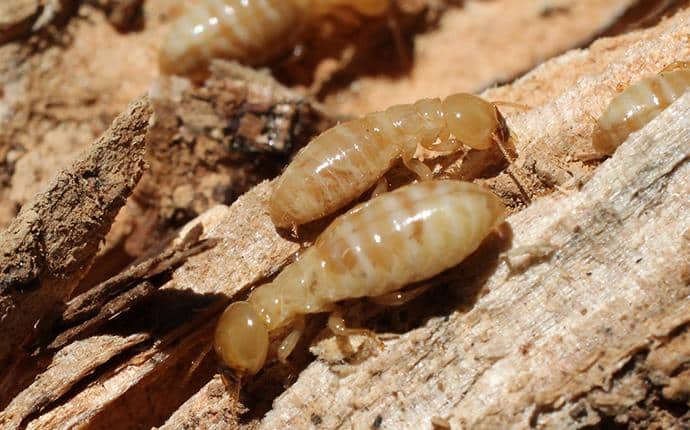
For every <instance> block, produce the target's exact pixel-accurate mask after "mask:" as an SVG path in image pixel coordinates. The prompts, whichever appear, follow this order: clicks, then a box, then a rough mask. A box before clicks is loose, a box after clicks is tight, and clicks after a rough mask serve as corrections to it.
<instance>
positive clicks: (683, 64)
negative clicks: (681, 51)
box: [659, 61, 690, 73]
mask: <svg viewBox="0 0 690 430" xmlns="http://www.w3.org/2000/svg"><path fill="white" fill-rule="evenodd" d="M689 67H690V61H674V62H673V63H671V64H669V65H668V66H666V67H664V68H663V69H661V72H659V73H663V72H672V71H674V70H679V69H687V68H689Z"/></svg>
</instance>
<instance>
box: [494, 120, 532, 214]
mask: <svg viewBox="0 0 690 430" xmlns="http://www.w3.org/2000/svg"><path fill="white" fill-rule="evenodd" d="M515 140H517V136H515V133H513V131H512V130H509V131H508V139H507V141H508V142H514V141H515ZM494 142H496V146H497V147H498V150H499V151H501V154H503V157H504V158H505V159H506V161H507V162H508V168H507V169H506V173H507V174H508V176H509V177H510V179H512V180H513V182H514V183H515V186H516V187H517V188H518V191H520V195H521V196H522V199H523V201H524V202H525V204H526V205H529V204H530V203H532V199H531V198H530V196H529V194H527V191H526V190H525V187H524V186H523V185H522V183H521V182H520V180H519V179H518V178H517V176H515V174H513V172H512V171H511V170H512V167H513V163H514V162H515V160H514V159H512V157H511V156H510V155H509V154H508V151H507V150H506V148H505V146H503V142H502V141H501V139H500V138H496V137H494ZM513 146H514V145H513Z"/></svg>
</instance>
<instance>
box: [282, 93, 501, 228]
mask: <svg viewBox="0 0 690 430" xmlns="http://www.w3.org/2000/svg"><path fill="white" fill-rule="evenodd" d="M451 135H452V136H453V139H451V138H450V137H451ZM439 138H440V143H438V144H435V142H436V141H437V139H439ZM509 139H510V132H509V130H508V127H507V126H506V124H505V121H504V120H503V117H502V115H501V113H500V112H499V111H498V109H497V108H496V105H495V104H494V103H490V102H488V101H486V100H484V99H482V98H480V97H477V96H474V95H472V94H463V93H460V94H454V95H451V96H449V97H447V98H446V99H444V100H443V101H441V100H440V99H438V98H433V99H422V100H419V101H417V102H416V103H414V104H406V105H398V106H392V107H390V108H388V109H386V110H385V111H382V112H375V113H371V114H368V115H366V116H364V117H363V118H359V119H355V120H352V121H348V122H345V123H342V124H339V125H337V126H335V127H333V128H331V129H329V130H326V131H325V132H324V133H322V134H321V135H319V136H317V137H316V138H314V139H313V140H312V141H311V142H310V143H309V144H308V145H307V146H306V147H304V148H303V149H302V150H301V151H300V152H299V153H298V154H297V155H296V156H295V158H294V159H293V160H292V162H291V163H290V164H289V165H288V167H287V168H286V169H285V171H284V172H283V174H282V175H281V176H280V178H279V179H278V180H277V182H276V184H275V186H274V188H273V193H272V195H271V200H270V203H269V211H270V215H271V220H272V221H273V223H274V224H275V225H276V226H277V227H280V228H294V227H295V226H298V225H301V224H305V223H307V222H310V221H313V220H316V219H319V218H321V217H323V216H325V215H328V214H330V213H333V212H335V211H336V210H338V209H340V208H342V207H343V206H345V205H347V204H348V203H349V202H351V201H352V200H354V199H355V198H357V197H358V196H360V195H361V194H362V193H363V192H364V191H366V190H367V189H369V188H370V187H372V186H373V185H374V184H375V183H376V182H377V181H378V180H379V179H380V178H381V177H382V176H383V175H384V174H385V173H386V172H387V171H388V170H389V169H390V168H391V166H392V165H393V163H394V162H395V161H396V160H398V159H399V158H402V160H403V163H404V164H405V165H406V166H407V167H408V168H409V169H411V170H412V171H414V172H415V173H416V174H417V175H418V176H420V178H422V179H430V178H431V170H430V169H429V168H428V167H427V166H426V165H425V164H424V163H422V162H421V161H419V160H416V159H414V158H413V156H414V153H415V150H416V149H417V145H418V144H420V145H422V146H423V147H425V148H428V149H431V150H435V151H455V150H457V149H459V148H460V147H461V146H462V145H463V144H465V145H467V146H469V147H471V148H474V149H478V150H485V149H489V148H490V147H491V146H492V145H493V144H498V145H499V147H500V148H501V149H502V150H503V144H504V143H506V142H507V141H508V140H509Z"/></svg>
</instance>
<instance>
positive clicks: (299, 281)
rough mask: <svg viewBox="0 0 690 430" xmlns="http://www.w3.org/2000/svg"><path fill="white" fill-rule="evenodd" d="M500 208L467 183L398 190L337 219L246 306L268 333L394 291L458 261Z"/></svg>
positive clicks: (490, 226)
mask: <svg viewBox="0 0 690 430" xmlns="http://www.w3.org/2000/svg"><path fill="white" fill-rule="evenodd" d="M504 211H505V208H504V206H503V204H502V203H501V201H500V200H499V199H498V197H496V196H495V195H494V194H493V193H491V192H490V191H488V190H486V189H484V188H481V187H480V186H478V185H474V184H472V183H468V182H459V181H428V182H422V183H416V184H412V185H408V186H405V187H402V188H400V189H398V190H396V191H393V192H390V193H387V194H384V195H383V196H381V197H378V198H376V199H373V200H371V201H368V202H366V203H364V204H362V205H360V206H358V207H356V208H355V209H353V210H351V211H350V212H348V213H347V214H345V215H343V216H341V217H340V218H338V219H336V220H335V221H334V222H333V223H332V224H331V225H330V226H329V227H328V228H327V229H326V230H325V231H324V232H323V233H322V234H321V236H320V237H319V238H318V239H317V241H316V243H315V244H314V245H313V246H312V247H311V248H309V249H307V251H305V253H304V254H303V255H302V257H301V258H300V259H299V260H298V261H296V262H295V263H293V264H291V265H290V266H288V267H286V268H285V269H284V270H283V272H281V273H280V275H278V277H277V278H276V279H275V280H274V281H273V282H271V283H270V284H266V285H263V286H261V287H259V288H257V289H256V290H255V291H254V292H252V294H251V295H250V298H249V301H251V302H253V303H255V304H256V305H257V307H258V308H259V309H263V311H264V313H265V314H266V315H269V317H270V319H271V325H272V328H273V327H277V326H280V325H281V324H282V323H284V322H285V321H287V320H290V319H291V318H294V317H295V316H297V315H300V314H306V313H314V312H322V311H325V310H328V309H329V308H330V306H331V305H332V304H333V303H335V302H338V301H340V300H344V299H351V298H357V297H366V296H378V295H381V294H385V293H388V292H392V291H396V290H398V289H400V288H402V287H403V286H405V285H407V284H409V283H412V282H415V281H419V280H423V279H427V278H430V277H432V276H434V275H436V274H438V273H440V272H442V271H443V270H445V269H447V268H449V267H452V266H455V265H457V264H458V263H460V262H461V261H462V260H463V259H465V257H467V256H468V255H469V254H471V253H472V252H474V251H475V250H476V249H477V248H478V247H479V245H480V244H481V242H482V241H483V240H484V238H485V237H486V236H487V235H488V234H489V232H490V231H491V230H492V229H493V228H494V227H496V225H497V224H499V223H500V222H501V221H502V220H503V216H504Z"/></svg>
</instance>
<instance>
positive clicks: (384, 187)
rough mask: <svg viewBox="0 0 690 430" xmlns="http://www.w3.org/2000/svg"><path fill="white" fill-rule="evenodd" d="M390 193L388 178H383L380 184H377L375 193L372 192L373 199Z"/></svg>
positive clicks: (379, 181)
mask: <svg viewBox="0 0 690 430" xmlns="http://www.w3.org/2000/svg"><path fill="white" fill-rule="evenodd" d="M387 191H388V181H387V180H386V178H384V177H381V178H380V179H379V180H378V182H377V183H376V186H375V187H374V191H372V192H371V198H372V199H375V198H376V197H378V196H380V195H381V194H383V193H385V192H387Z"/></svg>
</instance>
